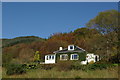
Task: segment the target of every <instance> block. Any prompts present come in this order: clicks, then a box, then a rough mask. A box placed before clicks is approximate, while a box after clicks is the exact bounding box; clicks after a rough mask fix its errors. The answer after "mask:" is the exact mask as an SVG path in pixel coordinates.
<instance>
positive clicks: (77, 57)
mask: <svg viewBox="0 0 120 80" xmlns="http://www.w3.org/2000/svg"><path fill="white" fill-rule="evenodd" d="M78 59H79V56H78V54H71V60H78Z"/></svg>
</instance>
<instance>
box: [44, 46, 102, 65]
mask: <svg viewBox="0 0 120 80" xmlns="http://www.w3.org/2000/svg"><path fill="white" fill-rule="evenodd" d="M53 53H54V54H49V55H45V64H54V63H57V61H58V60H62V61H66V60H74V61H78V60H80V61H81V58H80V57H81V56H84V57H85V59H84V60H83V61H81V64H87V63H90V62H91V61H92V62H96V61H99V60H100V59H99V55H94V54H93V53H88V52H87V51H86V50H84V49H82V48H80V47H78V46H75V45H68V48H65V49H63V48H62V47H59V50H58V51H54V52H53Z"/></svg>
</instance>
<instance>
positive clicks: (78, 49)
mask: <svg viewBox="0 0 120 80" xmlns="http://www.w3.org/2000/svg"><path fill="white" fill-rule="evenodd" d="M84 51H85V50H84V49H82V48H80V47H78V46H75V48H74V50H68V48H65V49H63V50H57V51H54V52H53V53H68V52H79V53H80V52H84Z"/></svg>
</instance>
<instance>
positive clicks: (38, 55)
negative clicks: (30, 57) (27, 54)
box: [34, 51, 40, 62]
mask: <svg viewBox="0 0 120 80" xmlns="http://www.w3.org/2000/svg"><path fill="white" fill-rule="evenodd" d="M34 61H35V62H39V61H40V52H39V51H36V52H35V55H34Z"/></svg>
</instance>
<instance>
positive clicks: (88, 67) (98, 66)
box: [71, 62, 117, 71]
mask: <svg viewBox="0 0 120 80" xmlns="http://www.w3.org/2000/svg"><path fill="white" fill-rule="evenodd" d="M113 66H117V65H116V64H114V65H113V64H96V63H95V64H88V65H81V64H80V62H74V63H73V64H72V67H71V68H72V69H75V70H82V71H87V70H96V69H100V70H102V69H107V68H108V67H113Z"/></svg>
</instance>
